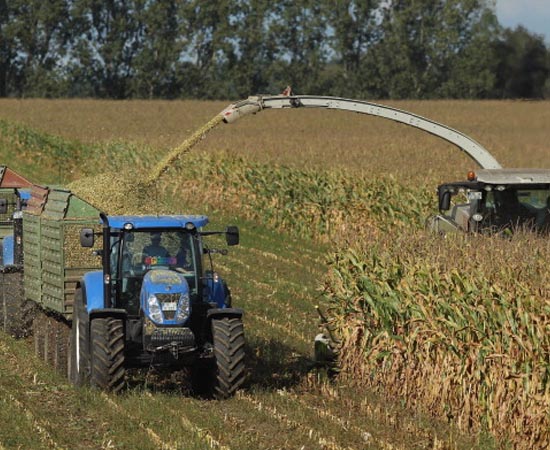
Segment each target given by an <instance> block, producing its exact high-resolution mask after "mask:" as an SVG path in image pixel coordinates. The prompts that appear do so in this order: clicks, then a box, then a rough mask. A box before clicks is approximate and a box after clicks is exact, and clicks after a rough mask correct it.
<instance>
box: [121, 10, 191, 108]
mask: <svg viewBox="0 0 550 450" xmlns="http://www.w3.org/2000/svg"><path fill="white" fill-rule="evenodd" d="M179 4H180V2H178V1H177V0H156V1H151V0H149V1H147V2H145V3H144V4H143V5H142V9H141V11H138V12H137V17H138V22H139V24H140V27H139V42H140V43H141V44H140V46H139V48H138V49H137V52H136V56H135V58H134V60H133V61H132V64H133V69H134V76H133V78H132V82H131V95H133V96H138V97H145V98H157V97H163V98H174V97H176V96H177V95H179V93H180V85H179V81H178V77H179V73H180V70H182V68H181V61H180V58H181V56H182V52H183V51H184V49H185V44H186V40H185V38H184V37H183V36H182V19H181V14H180V11H179Z"/></svg>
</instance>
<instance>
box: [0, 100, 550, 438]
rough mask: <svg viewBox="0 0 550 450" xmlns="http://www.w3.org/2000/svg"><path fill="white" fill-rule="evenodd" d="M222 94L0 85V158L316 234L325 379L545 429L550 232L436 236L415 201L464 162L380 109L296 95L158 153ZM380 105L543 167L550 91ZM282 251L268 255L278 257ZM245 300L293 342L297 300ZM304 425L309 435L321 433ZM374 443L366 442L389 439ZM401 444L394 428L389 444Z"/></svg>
mask: <svg viewBox="0 0 550 450" xmlns="http://www.w3.org/2000/svg"><path fill="white" fill-rule="evenodd" d="M224 106H225V105H224V104H223V103H220V102H101V101H91V100H90V101H77V100H74V101H45V100H43V101H35V100H32V101H31V100H2V101H0V155H2V157H3V159H4V160H6V158H10V157H12V159H13V155H17V156H18V158H16V159H15V160H14V161H13V168H14V169H16V170H17V169H19V170H20V171H21V172H22V173H24V174H26V175H28V177H29V178H31V179H36V180H39V181H42V182H45V183H53V182H63V183H66V182H71V181H73V182H74V180H76V179H81V180H80V181H78V182H77V183H81V182H82V178H83V177H85V176H96V177H98V176H99V178H96V179H101V177H104V179H105V180H106V182H107V180H108V181H110V182H111V184H112V181H113V180H115V181H116V180H119V181H120V185H121V186H122V187H124V186H128V187H125V188H123V189H122V190H123V191H124V189H130V190H131V185H132V182H135V183H136V184H138V183H140V182H146V181H147V180H148V179H149V178H150V177H151V176H152V175H154V177H156V178H158V182H157V183H156V185H155V191H154V193H152V198H153V199H157V200H159V199H160V200H159V202H160V203H162V204H164V206H170V207H171V208H174V207H177V208H180V207H181V205H185V210H186V211H191V212H204V209H205V208H206V209H207V210H208V211H209V212H214V214H219V215H225V216H229V217H239V218H241V219H244V220H248V221H251V223H260V224H264V225H267V226H268V227H269V228H268V229H269V230H272V231H271V233H274V234H275V236H277V235H278V234H279V233H281V235H282V240H283V242H284V241H285V238H284V236H285V235H289V236H290V238H292V239H298V240H302V241H303V242H312V243H313V245H314V246H316V245H320V246H323V247H320V248H322V249H323V254H324V256H322V255H318V256H316V257H315V258H316V259H318V258H320V260H318V261H317V262H316V270H319V269H320V272H318V273H317V275H316V276H317V279H315V280H313V283H309V284H310V285H311V284H313V287H311V288H310V289H313V291H314V292H315V293H312V292H309V293H308V294H306V293H304V295H311V296H313V297H315V298H316V302H320V304H321V307H322V308H323V309H324V310H325V311H326V314H327V316H328V319H329V322H330V327H331V328H332V329H333V330H334V333H335V334H336V335H337V336H338V339H339V340H340V341H341V349H340V351H341V353H340V364H341V367H340V374H339V381H338V382H339V383H341V385H340V386H353V388H352V389H365V392H369V393H370V395H376V396H380V398H393V399H395V398H398V399H400V402H401V403H402V404H403V405H406V406H407V407H410V408H412V410H414V411H418V412H419V413H422V414H426V415H428V416H433V417H436V418H438V420H443V421H449V422H450V423H451V425H452V426H456V427H458V428H459V429H460V430H462V432H464V433H467V434H469V435H470V436H485V435H486V434H488V435H492V436H494V437H493V438H492V439H495V442H497V444H496V445H497V446H509V447H511V448H513V447H515V448H534V447H538V448H544V446H547V445H549V444H550V442H549V439H550V437H549V433H548V430H549V429H550V424H549V417H548V410H549V408H550V379H549V377H550V363H549V360H548V355H549V354H550V341H549V337H548V329H549V328H550V292H549V291H548V288H547V286H548V281H549V280H548V275H547V271H546V270H545V268H546V266H547V264H546V261H548V259H549V257H550V246H549V245H548V243H547V240H546V239H543V238H541V237H536V236H529V235H519V236H517V237H515V238H514V239H510V240H504V239H502V238H496V237H485V236H484V237H464V236H454V237H453V236H451V237H448V238H446V239H442V238H441V237H436V236H432V235H430V234H429V233H426V232H425V231H424V230H423V222H424V219H425V217H426V216H427V215H428V214H429V213H430V212H433V211H434V210H435V208H436V198H435V188H436V185H437V183H439V182H442V181H450V180H451V179H462V178H463V177H464V174H465V173H466V172H467V171H468V170H469V169H471V168H474V164H473V162H471V161H470V160H468V158H467V157H466V156H465V155H463V154H461V153H460V152H458V151H457V150H456V149H455V148H453V147H452V146H450V145H449V144H446V143H444V142H442V141H440V140H438V139H436V138H434V137H431V136H428V135H425V134H422V133H421V132H420V131H416V130H413V129H411V128H408V127H406V126H403V125H398V124H394V123H391V122H388V121H384V120H383V119H375V118H369V117H365V116H359V115H353V114H350V113H340V112H330V111H299V110H297V111H266V112H262V113H260V114H258V115H257V116H253V117H250V118H245V119H243V120H241V121H240V122H238V123H236V124H233V125H225V124H220V125H218V126H217V127H216V128H215V129H213V130H212V131H210V133H209V134H208V135H207V136H205V138H204V139H203V140H202V142H200V143H199V144H198V145H197V146H196V147H194V148H193V149H192V151H191V152H189V154H186V155H183V156H182V157H181V158H177V157H176V158H171V156H170V155H171V154H172V153H171V149H174V148H177V145H179V144H180V143H181V142H182V141H184V140H185V139H186V138H188V137H189V136H190V135H191V134H192V132H193V131H194V130H196V129H198V128H200V127H201V126H202V125H204V123H205V122H207V121H208V120H209V119H211V118H212V117H213V116H214V115H215V114H216V112H219V111H221V109H223V107H224ZM392 106H396V107H398V108H402V109H405V110H409V111H412V112H415V113H417V114H420V115H424V116H426V117H429V118H431V119H434V120H437V121H440V122H442V123H445V124H448V125H450V126H452V127H455V128H456V129H458V130H460V131H463V132H465V133H466V134H469V135H470V136H471V137H473V138H475V139H476V140H477V141H478V142H480V143H482V144H483V145H484V146H485V147H486V148H487V149H489V150H490V151H491V152H492V153H493V154H494V156H495V157H496V158H497V159H498V160H499V161H500V162H501V163H502V164H503V166H505V167H512V166H516V167H550V147H549V144H548V142H549V141H550V140H549V139H548V138H549V137H550V135H549V134H548V129H547V128H546V127H547V124H548V123H549V121H550V102H471V101H433V102H394V103H392ZM44 132H47V133H48V134H47V135H45V134H44ZM166 158H168V160H169V161H170V165H169V167H166V170H164V169H163V170H162V171H159V172H158V173H157V172H156V171H155V170H156V169H157V168H158V167H159V166H157V165H156V164H157V163H158V162H159V161H160V162H162V161H165V160H166ZM11 165H12V164H11V162H10V166H11ZM104 173H109V174H110V175H108V176H105V175H104ZM113 177H114V178H113ZM84 184H85V183H84ZM115 186H116V183H115ZM83 192H84V191H83ZM89 195H92V194H89ZM166 199H169V200H166ZM120 201H121V202H122V201H124V198H121V199H120ZM136 202H137V203H139V205H142V204H143V203H142V201H141V200H140V199H137V200H136ZM175 205H177V206H175ZM157 206H158V205H157ZM290 238H289V239H290ZM315 243H317V244H315ZM294 245H296V244H294ZM297 245H300V244H297ZM304 246H305V244H304ZM306 247H307V246H305V247H304V249H305V248H306ZM304 251H306V255H307V250H304ZM273 255H274V256H273V258H277V255H276V253H273ZM241 256H242V255H241ZM292 257H293V258H296V259H295V261H292V262H291V261H288V263H289V264H290V263H292V264H293V265H296V264H298V265H300V266H307V265H308V264H309V263H308V261H307V257H306V256H304V255H303V254H302V252H300V250H299V249H294V253H293V256H292ZM279 258H280V259H281V261H280V262H283V260H284V259H285V258H289V256H283V255H282V254H279ZM233 262H235V263H236V264H237V265H239V264H243V263H242V262H238V260H234V261H233ZM251 264H252V265H255V264H257V263H254V262H251ZM319 264H320V267H319ZM227 270H228V271H229V272H233V271H234V268H231V267H230V266H228V267H227ZM278 270H282V269H278ZM307 270H309V269H307ZM283 273H284V272H283ZM239 282H241V283H243V282H245V280H244V278H242V277H241V278H240V279H238V281H237V283H239ZM281 282H282V283H284V274H283V275H279V274H277V276H276V279H275V280H269V281H267V282H265V281H264V282H263V283H264V285H263V287H264V288H267V289H268V291H269V287H270V286H271V288H273V289H274V291H273V292H274V294H273V295H275V292H277V287H276V286H278V284H277V283H281ZM258 286H259V287H262V285H261V284H260V285H258ZM258 286H256V287H257V288H258ZM238 289H239V288H238ZM241 289H242V288H241ZM297 289H298V291H299V288H297ZM268 295H269V294H268ZM287 301H288V299H287V300H286V301H285V302H284V303H283V304H282V305H279V306H277V308H279V307H281V308H283V307H284V308H286V309H287V312H288V313H289V314H295V312H294V311H293V309H294V308H295V305H292V304H291V303H286V302H287ZM285 304H286V305H287V306H284V305H285ZM251 308H252V311H255V312H254V314H253V317H252V318H251V319H250V320H251V321H252V322H253V323H254V321H257V323H258V324H259V325H261V326H260V328H261V327H265V326H268V327H269V326H271V327H273V329H274V330H277V333H281V335H282V336H284V338H283V337H281V339H288V338H289V337H291V336H294V339H298V340H303V341H304V344H303V345H307V344H306V343H307V340H308V338H307V337H305V336H304V334H303V331H300V329H301V327H303V326H306V327H307V323H308V322H310V321H311V316H307V315H305V316H302V314H305V312H304V311H302V312H300V313H298V315H299V316H300V317H302V318H301V319H300V320H301V321H302V324H301V325H300V326H298V325H296V326H294V325H293V326H291V327H288V326H287V325H285V323H284V322H283V323H279V320H278V318H277V315H272V314H271V313H270V312H269V309H270V308H266V309H261V308H260V310H257V308H259V306H258V305H254V306H252V305H251ZM288 308H290V309H288ZM311 308H312V305H311V304H310V305H309V306H308V307H305V309H306V310H308V309H309V310H310V311H311ZM261 311H262V312H261ZM294 319H295V318H294V317H293V320H294ZM261 337H262V334H261V333H260V334H259V335H258V339H259V338H261ZM300 345H302V344H300ZM262 348H263V349H264V350H262V351H260V353H263V355H262V356H264V357H266V356H268V354H266V352H267V349H268V348H269V347H266V346H264V347H262ZM267 353H269V352H267ZM258 364H259V366H258V367H257V368H258V369H261V367H265V366H262V365H261V363H258ZM280 370H282V371H284V370H285V369H284V367H280ZM313 385H315V383H313ZM308 386H309V387H310V388H311V386H312V384H311V382H310V384H309V385H308ZM301 389H304V387H303V385H302V386H301ZM312 389H313V388H312ZM315 389H319V390H320V391H323V389H328V390H330V389H331V388H330V387H329V388H326V387H325V388H322V387H319V388H315ZM285 395H288V398H289V399H291V398H295V397H293V395H297V394H296V393H292V392H291V393H288V394H285ZM366 395H367V394H365V396H366ZM329 397H330V396H329ZM296 398H297V399H298V400H297V401H301V400H300V399H301V397H300V396H298V397H296ZM237 401H238V402H244V403H245V404H248V405H249V406H250V407H251V408H256V409H257V411H261V412H264V413H268V414H270V415H271V416H272V417H273V418H274V420H277V421H280V422H281V423H282V424H283V426H284V427H287V428H288V427H290V428H296V427H298V428H299V426H300V423H301V422H300V420H298V421H297V420H292V419H290V418H289V417H288V415H287V414H282V413H281V410H280V409H278V408H280V407H279V406H267V405H264V404H263V403H262V400H259V399H258V397H256V396H251V395H250V394H249V393H244V394H243V395H242V396H241V397H239V399H237ZM289 401H290V400H289ZM292 401H295V400H292ZM308 405H309V406H311V408H313V405H311V404H308ZM315 408H319V405H317V406H315ZM312 411H318V412H317V414H319V416H318V417H320V415H322V414H325V416H326V417H329V416H330V414H332V413H329V412H327V411H329V409H323V408H322V407H321V408H320V409H314V410H312ZM319 411H320V412H319ZM326 417H325V418H326ZM335 417H336V416H335ZM336 419H338V417H336ZM340 420H343V419H341V418H340ZM285 421H286V422H285ZM336 422H337V420H336ZM354 426H358V425H354ZM302 427H303V425H302ZM352 428H353V427H352ZM312 430H313V429H311V430H310V431H309V433H310V437H311V436H313V437H315V436H316V434H315V433H320V432H319V431H314V430H313V431H312ZM304 432H306V433H307V432H308V430H307V427H306V429H305V430H304ZM321 434H322V433H321ZM413 434H414V433H413ZM357 435H358V436H361V434H360V433H359V432H358V433H357ZM439 436H440V435H439ZM363 437H364V436H363ZM340 439H342V438H340ZM359 439H360V438H359ZM439 439H440V437H438V438H436V439H434V438H433V436H432V437H431V438H430V439H429V440H428V441H426V440H424V441H422V442H423V446H424V447H425V446H429V447H434V448H455V447H457V446H460V445H459V444H457V442H456V441H454V440H453V439H451V440H449V439H446V440H445V439H444V440H443V441H440V440H439ZM317 442H318V445H317V446H316V445H313V448H338V446H340V445H341V442H350V443H349V445H348V447H351V448H358V445H360V444H358V443H357V442H358V441H345V440H340V441H339V440H338V438H335V437H334V436H333V437H331V438H330V439H328V440H327V441H326V442H325V444H326V445H325V444H323V445H324V446H322V445H320V444H319V443H320V442H321V439H318V440H317ZM380 442H386V441H380ZM380 442H379V443H378V444H376V445H375V444H374V443H373V448H377V446H378V448H380V447H382V448H390V447H385V446H386V443H383V444H380ZM426 442H429V444H426ZM363 444H364V442H363ZM388 445H393V444H388ZM478 445H480V446H481V447H482V448H483V447H484V446H486V445H488V444H486V443H485V444H483V445H482V444H479V443H478ZM438 446H440V447H438ZM413 447H414V446H413V445H411V444H410V442H406V443H403V445H402V447H401V448H413ZM274 448H277V447H274ZM280 448H285V447H284V446H283V447H280ZM289 448H297V447H295V446H292V447H289ZM306 448H308V447H307V446H306Z"/></svg>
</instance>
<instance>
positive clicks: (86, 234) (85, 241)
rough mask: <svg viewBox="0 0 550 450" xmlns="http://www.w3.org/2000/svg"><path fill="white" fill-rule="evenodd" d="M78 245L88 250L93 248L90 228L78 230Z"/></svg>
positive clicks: (92, 235)
mask: <svg viewBox="0 0 550 450" xmlns="http://www.w3.org/2000/svg"><path fill="white" fill-rule="evenodd" d="M80 245H81V246H82V247H88V248H90V247H93V246H94V230H92V229H91V228H82V230H80Z"/></svg>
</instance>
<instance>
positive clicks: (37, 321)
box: [32, 312, 46, 360]
mask: <svg viewBox="0 0 550 450" xmlns="http://www.w3.org/2000/svg"><path fill="white" fill-rule="evenodd" d="M45 317H46V316H45V315H44V314H43V313H42V312H40V313H38V314H37V315H36V317H35V318H34V321H33V325H32V330H33V331H32V334H33V341H34V354H35V355H36V357H37V358H38V359H42V360H43V359H44V355H45V348H44V347H45V340H46V337H45V332H46V330H45V326H44V319H45Z"/></svg>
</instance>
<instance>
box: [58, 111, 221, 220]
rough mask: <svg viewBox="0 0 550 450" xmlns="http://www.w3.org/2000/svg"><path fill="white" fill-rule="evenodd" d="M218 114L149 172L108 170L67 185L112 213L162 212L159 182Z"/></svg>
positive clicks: (210, 127)
mask: <svg viewBox="0 0 550 450" xmlns="http://www.w3.org/2000/svg"><path fill="white" fill-rule="evenodd" d="M222 120H223V119H222V116H221V115H219V114H217V115H216V116H215V117H213V118H212V119H211V120H210V121H208V122H207V123H206V124H205V125H203V126H202V127H201V128H199V129H198V130H197V131H195V133H193V135H192V136H191V137H189V138H188V139H186V140H185V141H184V142H183V143H182V144H180V145H179V146H177V147H176V148H174V149H173V150H171V151H170V152H169V153H168V154H167V155H166V156H165V157H164V158H163V159H162V160H160V161H159V162H158V163H157V164H156V166H155V167H154V168H153V169H152V170H151V172H150V173H149V174H145V173H141V172H137V173H136V172H135V171H131V170H128V172H126V173H120V172H108V173H103V174H100V175H96V176H93V177H87V178H83V179H80V180H76V181H74V182H72V183H70V184H69V185H68V188H69V189H70V190H71V191H72V192H74V193H75V194H76V195H78V196H79V197H81V198H83V199H85V200H86V201H88V202H89V203H91V204H92V205H94V206H95V207H96V208H98V209H99V210H101V211H103V212H105V213H108V214H111V215H124V214H159V213H161V212H163V209H164V208H163V204H162V202H161V201H160V193H159V191H158V188H157V182H158V181H159V179H160V178H161V176H162V175H163V174H164V173H165V172H166V171H167V170H168V169H169V168H170V167H171V166H173V165H174V164H175V163H176V162H177V160H178V159H179V158H180V157H181V156H182V155H185V154H187V153H189V152H190V151H191V150H192V149H193V147H195V145H197V144H198V143H199V142H200V141H201V140H202V139H203V138H204V137H205V136H206V134H208V133H209V132H210V131H211V130H213V129H214V128H215V127H216V126H217V125H218V124H219V123H221V122H222Z"/></svg>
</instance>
